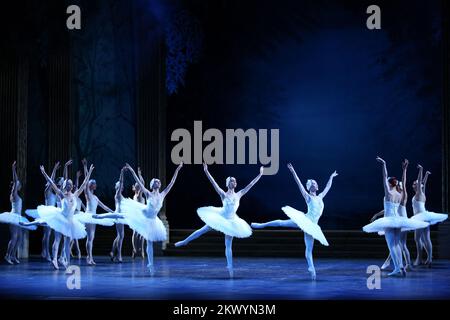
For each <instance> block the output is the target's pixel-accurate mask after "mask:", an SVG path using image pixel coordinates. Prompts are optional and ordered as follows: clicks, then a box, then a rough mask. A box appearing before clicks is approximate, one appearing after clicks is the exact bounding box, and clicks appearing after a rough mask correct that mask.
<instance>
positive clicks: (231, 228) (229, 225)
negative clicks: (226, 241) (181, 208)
mask: <svg viewBox="0 0 450 320" xmlns="http://www.w3.org/2000/svg"><path fill="white" fill-rule="evenodd" d="M223 211H224V208H222V207H211V206H209V207H201V208H198V209H197V214H198V216H199V217H200V219H202V221H203V222H204V223H205V224H206V225H208V226H209V227H211V228H213V229H214V230H217V231H220V232H222V233H224V234H226V235H227V236H231V237H236V238H248V237H250V236H251V235H252V228H250V226H249V225H248V223H247V222H245V221H244V220H243V219H241V218H239V216H238V215H237V214H233V215H232V216H231V217H230V218H225V217H224V216H223V215H222V214H223Z"/></svg>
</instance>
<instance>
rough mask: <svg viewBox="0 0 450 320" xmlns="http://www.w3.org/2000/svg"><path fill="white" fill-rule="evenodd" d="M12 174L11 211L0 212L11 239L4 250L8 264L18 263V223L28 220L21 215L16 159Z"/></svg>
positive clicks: (0, 221)
mask: <svg viewBox="0 0 450 320" xmlns="http://www.w3.org/2000/svg"><path fill="white" fill-rule="evenodd" d="M12 176H13V180H12V182H11V194H10V196H9V201H10V202H11V211H10V212H4V213H1V214H0V223H7V224H9V232H10V233H11V239H10V240H9V242H8V249H7V250H6V255H5V260H6V262H8V263H9V264H14V263H17V264H18V263H20V261H19V259H18V257H17V251H18V249H19V245H20V243H21V241H22V236H21V234H22V228H23V226H22V225H21V224H20V223H24V222H28V220H27V219H26V218H25V217H23V216H22V198H21V197H20V196H19V191H20V189H21V188H22V184H21V183H20V181H19V178H18V176H17V170H16V161H14V163H13V164H12ZM26 229H29V230H35V229H36V227H35V226H30V227H28V228H26Z"/></svg>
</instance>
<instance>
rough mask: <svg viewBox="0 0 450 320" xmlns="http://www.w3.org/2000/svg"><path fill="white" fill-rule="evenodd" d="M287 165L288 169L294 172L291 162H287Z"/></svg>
mask: <svg viewBox="0 0 450 320" xmlns="http://www.w3.org/2000/svg"><path fill="white" fill-rule="evenodd" d="M287 167H288V169H289V171H291V172H294V167H293V166H292V163H290V162H289V163H288V164H287Z"/></svg>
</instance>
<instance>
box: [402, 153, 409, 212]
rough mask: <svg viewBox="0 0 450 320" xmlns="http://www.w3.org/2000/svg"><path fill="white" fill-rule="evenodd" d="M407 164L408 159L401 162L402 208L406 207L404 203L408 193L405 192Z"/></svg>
mask: <svg viewBox="0 0 450 320" xmlns="http://www.w3.org/2000/svg"><path fill="white" fill-rule="evenodd" d="M408 164H409V161H408V159H405V160H403V162H402V169H403V174H402V189H403V191H402V200H401V201H400V204H401V205H402V206H406V202H407V201H408V192H407V191H406V189H407V188H406V171H407V169H408Z"/></svg>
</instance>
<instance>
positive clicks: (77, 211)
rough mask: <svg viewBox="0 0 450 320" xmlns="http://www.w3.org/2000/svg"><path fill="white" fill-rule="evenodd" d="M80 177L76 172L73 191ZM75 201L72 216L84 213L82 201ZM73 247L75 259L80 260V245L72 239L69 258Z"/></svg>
mask: <svg viewBox="0 0 450 320" xmlns="http://www.w3.org/2000/svg"><path fill="white" fill-rule="evenodd" d="M80 177H81V171H80V170H78V171H77V175H76V178H75V186H74V188H75V190H77V189H78V187H79V181H80ZM76 201H77V206H76V208H75V212H74V215H77V214H79V213H81V212H83V211H86V207H85V205H84V203H83V201H81V199H80V197H77V200H76ZM82 210H83V211H82ZM74 245H75V250H76V257H77V258H78V259H81V250H80V243H79V242H78V239H73V240H72V242H71V243H70V255H71V257H74V255H73V254H72V248H73V246H74Z"/></svg>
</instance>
